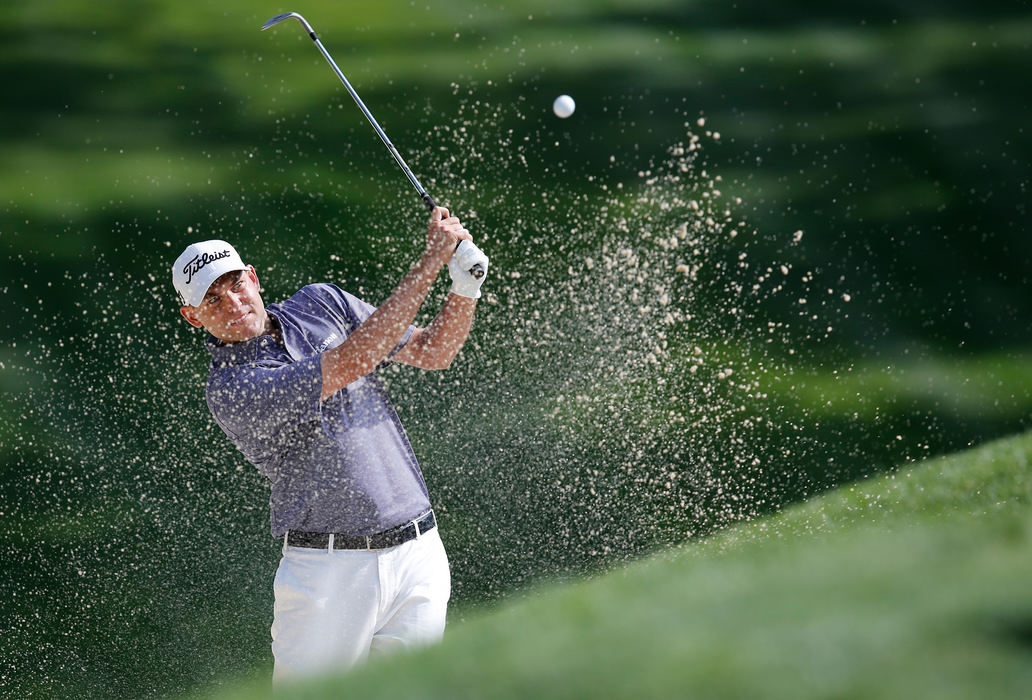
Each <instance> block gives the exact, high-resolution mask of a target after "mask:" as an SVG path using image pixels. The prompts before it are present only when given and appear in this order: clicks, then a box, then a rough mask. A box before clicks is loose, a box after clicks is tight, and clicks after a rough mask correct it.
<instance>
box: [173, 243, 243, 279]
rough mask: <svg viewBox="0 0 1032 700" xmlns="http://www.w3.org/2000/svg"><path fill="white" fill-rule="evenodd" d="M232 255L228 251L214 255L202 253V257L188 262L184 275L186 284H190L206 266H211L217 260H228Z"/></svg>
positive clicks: (196, 257) (199, 256)
mask: <svg viewBox="0 0 1032 700" xmlns="http://www.w3.org/2000/svg"><path fill="white" fill-rule="evenodd" d="M230 255H232V253H230V252H229V251H228V250H224V251H222V252H221V253H215V254H214V255H208V254H207V253H201V254H200V255H197V256H195V257H194V259H193V260H191V261H190V262H188V263H187V264H186V267H184V268H183V274H184V275H186V283H187V284H190V280H192V279H193V276H194V275H195V274H197V273H198V272H200V271H201V269H202V268H203V267H204V266H205V265H210V264H211V263H213V262H215V261H216V260H222V259H223V258H228V257H229V256H230Z"/></svg>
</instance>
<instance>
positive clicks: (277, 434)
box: [207, 355, 322, 466]
mask: <svg viewBox="0 0 1032 700" xmlns="http://www.w3.org/2000/svg"><path fill="white" fill-rule="evenodd" d="M321 396H322V362H321V358H320V357H319V356H318V355H316V356H314V357H308V358H305V359H304V360H301V361H299V362H291V363H286V364H282V365H262V364H259V365H236V366H232V367H228V368H226V369H225V370H223V371H221V372H219V373H217V374H216V375H214V376H213V377H212V380H211V381H210V382H209V384H208V390H207V402H208V408H209V409H210V410H211V413H212V415H213V416H214V417H215V420H216V422H217V423H218V424H219V426H220V427H221V428H222V429H223V430H224V431H225V432H226V434H227V435H228V436H229V437H230V439H231V440H232V441H233V442H234V444H236V446H237V447H238V448H239V449H240V450H241V451H242V452H243V453H244V455H245V456H246V457H248V458H249V459H250V460H251V461H252V462H254V463H255V464H256V465H259V466H260V463H261V462H264V461H265V460H267V459H268V458H269V457H270V455H271V454H273V453H275V452H276V448H275V446H276V445H277V444H281V443H282V442H283V441H284V440H285V439H286V436H287V435H288V434H289V433H290V432H291V431H293V430H295V429H296V428H297V427H299V426H301V425H303V424H308V423H312V422H318V421H319V420H320V419H321V406H320V399H321Z"/></svg>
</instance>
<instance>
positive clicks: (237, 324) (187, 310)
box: [179, 267, 268, 343]
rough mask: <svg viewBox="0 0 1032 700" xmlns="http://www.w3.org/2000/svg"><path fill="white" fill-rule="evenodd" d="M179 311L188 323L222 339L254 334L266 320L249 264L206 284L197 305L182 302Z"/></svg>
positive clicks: (232, 340)
mask: <svg viewBox="0 0 1032 700" xmlns="http://www.w3.org/2000/svg"><path fill="white" fill-rule="evenodd" d="M179 312H180V313H181V314H183V318H185V319H186V320H187V321H189V322H190V325H192V326H196V327H197V328H201V327H204V328H205V329H207V331H208V332H209V333H211V334H212V335H213V336H215V337H216V338H218V339H219V340H221V341H222V342H224V343H239V342H241V341H243V340H250V339H251V338H256V337H258V336H259V335H261V334H262V333H264V332H265V325H266V321H267V320H268V316H267V315H266V313H265V304H264V303H262V297H261V295H260V294H259V286H258V276H257V275H256V274H255V271H254V268H253V267H251V268H248V269H246V270H234V271H233V272H227V273H226V274H224V275H222V276H221V277H219V278H218V279H217V280H215V281H214V282H212V284H211V286H210V287H208V292H207V293H206V294H205V295H204V299H203V300H202V301H201V303H200V305H199V306H184V307H182V308H180V309H179Z"/></svg>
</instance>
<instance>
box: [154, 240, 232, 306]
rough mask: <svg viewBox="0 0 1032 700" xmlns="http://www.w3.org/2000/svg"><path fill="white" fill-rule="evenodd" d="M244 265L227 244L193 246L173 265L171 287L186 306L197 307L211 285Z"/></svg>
mask: <svg viewBox="0 0 1032 700" xmlns="http://www.w3.org/2000/svg"><path fill="white" fill-rule="evenodd" d="M246 269H247V265H245V264H244V261H243V260H241V259H240V255H239V254H237V252H236V250H235V249H234V248H233V246H231V245H230V244H229V243H226V242H225V241H219V240H213V241H204V242H203V243H194V244H192V245H189V246H187V247H186V250H184V251H183V254H182V255H180V256H179V257H178V258H176V262H175V264H173V265H172V284H173V286H175V288H176V291H177V292H178V293H179V298H180V300H181V301H182V302H183V303H184V304H186V305H187V306H200V304H201V301H203V300H204V295H205V294H206V293H207V292H208V287H210V286H211V283H212V282H214V281H215V280H217V279H218V278H219V277H221V276H222V275H224V274H226V273H227V272H232V271H233V270H246Z"/></svg>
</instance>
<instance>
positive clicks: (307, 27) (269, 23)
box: [262, 12, 315, 39]
mask: <svg viewBox="0 0 1032 700" xmlns="http://www.w3.org/2000/svg"><path fill="white" fill-rule="evenodd" d="M291 18H293V19H296V20H297V21H298V22H300V23H301V26H302V27H304V28H305V31H306V32H308V34H309V35H310V36H311V37H312V38H313V39H314V38H315V30H314V29H312V25H310V24H309V23H308V22H307V21H306V20H305V18H304V17H302V16H301V15H299V14H298V13H296V12H284V13H283V14H282V15H276V16H275V17H272V18H270V19H269V21H267V22H266V23H265V24H263V25H262V31H265V30H266V29H268V28H269V27H274V26H276V25H277V24H279V23H280V22H282V21H283V20H286V19H291Z"/></svg>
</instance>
